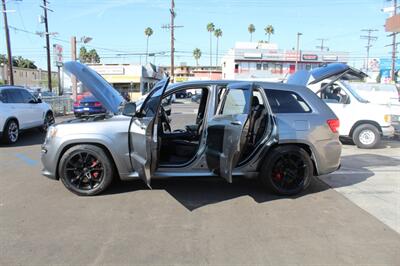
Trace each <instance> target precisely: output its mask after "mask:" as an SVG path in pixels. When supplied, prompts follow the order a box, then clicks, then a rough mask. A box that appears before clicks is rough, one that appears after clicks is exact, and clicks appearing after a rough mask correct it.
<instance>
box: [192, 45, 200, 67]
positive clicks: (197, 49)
mask: <svg viewBox="0 0 400 266" xmlns="http://www.w3.org/2000/svg"><path fill="white" fill-rule="evenodd" d="M193 57H194V59H196V66H199V59H200V57H201V50H200V49H199V48H196V49H194V50H193Z"/></svg>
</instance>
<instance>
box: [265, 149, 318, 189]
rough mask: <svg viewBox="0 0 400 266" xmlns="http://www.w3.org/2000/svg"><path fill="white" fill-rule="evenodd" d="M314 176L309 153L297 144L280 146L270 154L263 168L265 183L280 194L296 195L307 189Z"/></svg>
mask: <svg viewBox="0 0 400 266" xmlns="http://www.w3.org/2000/svg"><path fill="white" fill-rule="evenodd" d="M312 176H313V163H312V161H311V158H310V156H309V154H308V153H307V152H306V151H305V150H304V149H302V148H300V147H297V146H280V147H277V148H275V149H274V150H273V151H272V152H271V153H270V154H268V155H267V159H266V161H265V163H264V164H263V167H262V169H261V174H260V178H261V181H262V182H263V184H264V185H266V186H267V187H268V188H269V189H272V191H273V192H275V193H277V194H280V195H295V194H297V193H299V192H301V191H303V190H304V189H306V188H307V187H308V186H309V184H310V182H311V179H312Z"/></svg>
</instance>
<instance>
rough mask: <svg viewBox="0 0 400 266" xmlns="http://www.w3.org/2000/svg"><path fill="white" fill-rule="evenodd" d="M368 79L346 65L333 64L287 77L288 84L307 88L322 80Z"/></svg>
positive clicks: (300, 71) (360, 72)
mask: <svg viewBox="0 0 400 266" xmlns="http://www.w3.org/2000/svg"><path fill="white" fill-rule="evenodd" d="M365 77H368V75H367V74H365V73H364V72H362V71H360V70H358V69H355V68H352V67H350V66H348V65H346V64H341V63H334V64H329V65H327V66H325V67H319V68H315V69H313V70H310V71H307V70H299V71H297V72H296V73H294V74H293V75H291V76H290V77H289V79H288V80H287V83H288V84H294V85H302V86H307V85H310V84H315V83H318V82H320V81H323V80H324V79H330V78H336V79H344V80H361V79H363V78H365Z"/></svg>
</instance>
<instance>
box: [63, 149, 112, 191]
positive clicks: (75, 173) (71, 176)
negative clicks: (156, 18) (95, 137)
mask: <svg viewBox="0 0 400 266" xmlns="http://www.w3.org/2000/svg"><path fill="white" fill-rule="evenodd" d="M58 173H59V176H60V179H61V181H62V182H63V184H64V186H65V187H66V188H67V189H69V190H70V191H72V192H73V193H75V194H77V195H80V196H93V195H96V194H99V193H101V192H103V191H104V190H105V189H106V188H107V187H108V186H109V185H110V184H111V181H112V179H113V176H114V168H113V164H112V162H111V159H110V158H109V156H108V155H107V154H106V153H105V152H104V150H103V149H102V148H100V147H97V146H95V145H76V146H73V147H71V148H70V149H68V150H67V151H66V152H65V153H64V154H63V156H62V157H61V160H60V164H59V169H58Z"/></svg>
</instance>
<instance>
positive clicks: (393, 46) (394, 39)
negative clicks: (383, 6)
mask: <svg viewBox="0 0 400 266" xmlns="http://www.w3.org/2000/svg"><path fill="white" fill-rule="evenodd" d="M396 14H397V0H393V16H396ZM392 34H393V39H392V73H391V76H392V81H395V77H394V75H395V73H396V52H397V44H396V35H397V33H396V32H393V33H392Z"/></svg>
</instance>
